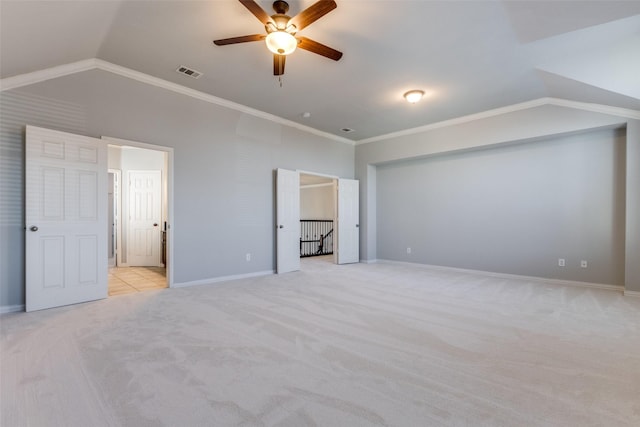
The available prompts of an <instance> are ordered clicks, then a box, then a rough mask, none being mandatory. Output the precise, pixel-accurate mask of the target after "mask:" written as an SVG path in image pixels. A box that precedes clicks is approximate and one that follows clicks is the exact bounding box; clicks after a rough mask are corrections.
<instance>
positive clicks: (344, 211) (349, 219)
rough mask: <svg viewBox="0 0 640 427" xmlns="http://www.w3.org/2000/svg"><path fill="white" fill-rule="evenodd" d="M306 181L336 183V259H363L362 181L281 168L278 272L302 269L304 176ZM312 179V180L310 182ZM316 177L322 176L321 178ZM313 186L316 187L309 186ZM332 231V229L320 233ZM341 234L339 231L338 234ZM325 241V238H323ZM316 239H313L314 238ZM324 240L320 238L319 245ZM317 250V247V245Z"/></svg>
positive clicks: (278, 176) (345, 261) (338, 261)
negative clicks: (302, 192) (302, 182)
mask: <svg viewBox="0 0 640 427" xmlns="http://www.w3.org/2000/svg"><path fill="white" fill-rule="evenodd" d="M305 175H311V176H312V177H305V179H308V180H307V181H305V185H308V186H311V185H315V184H328V182H327V181H328V180H330V181H331V182H332V183H333V184H332V185H333V191H332V193H333V210H334V214H333V224H334V228H333V231H332V232H331V236H332V237H333V243H334V244H333V260H332V262H333V263H336V264H352V263H357V262H359V230H358V227H359V224H358V223H359V202H358V200H359V183H358V181H357V180H355V179H347V178H338V177H334V176H328V175H320V174H315V173H313V172H306V171H292V170H287V169H277V170H276V174H275V178H276V182H275V184H276V272H277V273H278V274H283V273H288V272H292V271H297V270H300V248H301V244H302V243H303V242H302V240H311V239H306V238H303V235H302V233H301V227H300V220H301V216H300V197H301V194H300V191H301V190H300V180H301V176H305ZM309 180H312V182H310V181H309ZM313 180H320V182H318V181H315V182H313ZM309 188H313V187H309ZM318 234H328V233H318ZM336 234H337V235H336ZM322 242H323V243H324V239H322ZM311 243H313V242H311ZM319 243H320V242H316V245H318V244H319ZM316 250H317V249H316Z"/></svg>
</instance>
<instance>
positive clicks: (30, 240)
mask: <svg viewBox="0 0 640 427" xmlns="http://www.w3.org/2000/svg"><path fill="white" fill-rule="evenodd" d="M25 158H26V194H25V200H26V213H25V221H26V224H25V225H26V228H25V233H26V236H25V245H26V246H25V252H26V261H25V262H26V274H25V276H26V310H27V311H33V310H40V309H44V308H51V307H58V306H62V305H68V304H75V303H79V302H84V301H91V300H96V299H100V298H106V296H107V145H106V144H104V143H103V142H102V141H100V140H99V139H94V138H89V137H86V136H80V135H73V134H69V133H64V132H57V131H52V130H48V129H42V128H37V127H33V126H27V132H26V157H25Z"/></svg>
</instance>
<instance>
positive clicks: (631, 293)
mask: <svg viewBox="0 0 640 427" xmlns="http://www.w3.org/2000/svg"><path fill="white" fill-rule="evenodd" d="M624 296H625V297H636V298H640V292H638V291H627V290H625V291H624Z"/></svg>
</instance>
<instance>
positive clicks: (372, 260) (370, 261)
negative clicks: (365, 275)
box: [360, 259, 378, 264]
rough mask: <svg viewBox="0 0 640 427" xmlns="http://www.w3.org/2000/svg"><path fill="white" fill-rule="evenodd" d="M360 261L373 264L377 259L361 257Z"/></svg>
mask: <svg viewBox="0 0 640 427" xmlns="http://www.w3.org/2000/svg"><path fill="white" fill-rule="evenodd" d="M360 262H361V263H362V264H375V263H377V262H378V260H377V259H361V260H360Z"/></svg>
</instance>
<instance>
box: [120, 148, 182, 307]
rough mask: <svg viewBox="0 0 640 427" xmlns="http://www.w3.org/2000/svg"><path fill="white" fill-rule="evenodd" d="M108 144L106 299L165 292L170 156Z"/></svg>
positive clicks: (167, 265)
mask: <svg viewBox="0 0 640 427" xmlns="http://www.w3.org/2000/svg"><path fill="white" fill-rule="evenodd" d="M112 141H114V140H111V139H110V144H109V146H108V154H109V155H108V167H109V197H108V200H109V203H108V215H109V222H108V224H109V225H108V226H109V232H108V237H109V251H108V254H109V275H108V284H109V292H108V293H109V296H114V295H122V294H128V293H135V292H142V291H147V290H154V289H163V288H166V287H168V286H170V280H169V275H168V274H167V273H168V271H169V260H170V257H169V256H168V251H167V249H168V231H169V226H168V224H169V216H170V215H169V213H170V198H169V197H168V196H169V164H170V160H169V156H170V152H167V151H165V150H158V149H155V148H154V147H153V146H148V145H147V144H137V145H138V146H136V145H129V143H131V142H125V141H120V140H115V142H119V143H117V144H111V142H112ZM140 145H142V146H140Z"/></svg>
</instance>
